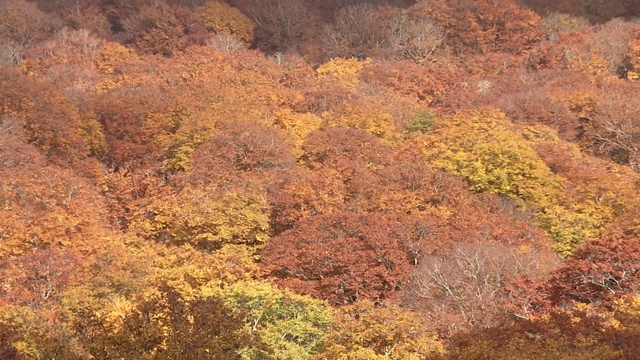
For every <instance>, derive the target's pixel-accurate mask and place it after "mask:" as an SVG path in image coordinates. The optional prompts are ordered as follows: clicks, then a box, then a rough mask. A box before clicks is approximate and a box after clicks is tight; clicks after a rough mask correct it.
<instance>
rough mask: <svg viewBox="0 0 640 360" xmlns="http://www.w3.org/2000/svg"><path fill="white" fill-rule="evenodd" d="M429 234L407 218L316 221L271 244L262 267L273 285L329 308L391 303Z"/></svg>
mask: <svg viewBox="0 0 640 360" xmlns="http://www.w3.org/2000/svg"><path fill="white" fill-rule="evenodd" d="M428 232H429V230H428V227H426V226H425V225H424V224H423V222H422V221H421V219H420V218H418V217H414V216H410V215H401V214H390V215H386V214H379V213H369V214H362V215H357V214H351V213H345V212H338V213H335V214H331V215H317V216H313V217H309V218H307V219H304V220H301V221H300V222H299V223H298V225H297V226H296V227H295V228H293V229H291V230H289V231H285V232H284V233H282V234H280V235H279V236H276V237H274V238H273V239H271V240H270V241H269V243H268V244H267V246H266V247H265V249H264V250H263V252H262V254H261V255H262V257H261V258H262V260H261V261H262V263H263V264H264V267H265V270H266V271H268V272H269V275H270V276H271V277H273V278H274V280H275V281H276V282H277V283H279V284H282V285H285V286H287V287H289V288H291V289H294V290H296V291H299V292H302V293H305V294H310V295H314V296H317V297H320V298H323V299H327V300H329V301H331V302H332V303H336V304H343V303H350V302H353V301H356V300H358V299H382V298H394V297H398V295H400V291H401V290H402V289H404V288H405V287H406V286H407V284H408V282H409V274H408V271H409V270H410V269H411V268H412V267H413V266H414V265H415V264H416V263H417V262H418V261H419V258H420V256H421V253H422V251H424V247H425V246H428V244H424V239H425V237H426V236H427V234H428Z"/></svg>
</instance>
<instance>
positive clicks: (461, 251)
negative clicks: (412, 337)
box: [407, 243, 558, 334]
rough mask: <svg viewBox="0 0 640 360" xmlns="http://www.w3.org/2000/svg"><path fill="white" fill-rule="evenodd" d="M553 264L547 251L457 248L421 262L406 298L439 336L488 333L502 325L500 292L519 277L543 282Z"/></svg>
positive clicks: (484, 246) (489, 246) (477, 246)
mask: <svg viewBox="0 0 640 360" xmlns="http://www.w3.org/2000/svg"><path fill="white" fill-rule="evenodd" d="M557 264H558V258H557V256H556V255H555V254H553V252H552V250H551V249H550V248H544V247H542V248H534V247H531V246H527V245H521V246H519V247H518V246H513V245H511V246H509V245H502V244H490V243H486V244H456V245H454V246H452V249H450V250H448V251H442V252H440V253H439V254H436V255H431V256H427V257H424V258H423V259H422V260H421V263H420V265H419V267H418V268H417V269H415V270H414V272H413V277H414V279H413V282H412V287H411V288H410V289H409V290H408V291H407V292H408V293H409V294H410V295H409V296H408V298H409V299H410V300H409V301H410V302H411V304H412V305H411V306H412V308H414V309H416V311H418V312H419V313H421V314H424V316H426V317H427V318H428V319H429V320H430V323H431V324H432V325H431V326H433V327H436V328H438V329H439V330H440V331H441V332H443V333H449V334H452V333H455V332H458V331H460V330H461V329H465V328H467V329H469V328H476V329H477V328H489V327H492V326H495V325H498V324H500V323H501V322H502V321H504V319H505V316H506V312H505V310H504V308H503V306H504V304H505V302H507V301H508V300H507V299H506V297H505V295H504V293H503V289H502V288H503V286H505V285H507V284H509V283H510V282H511V281H512V280H514V279H515V278H517V277H520V276H527V277H529V278H532V279H542V278H543V277H544V276H546V275H547V274H548V272H549V271H551V270H552V269H554V268H555V267H556V265H557Z"/></svg>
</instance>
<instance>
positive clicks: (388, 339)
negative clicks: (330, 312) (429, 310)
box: [315, 300, 445, 360]
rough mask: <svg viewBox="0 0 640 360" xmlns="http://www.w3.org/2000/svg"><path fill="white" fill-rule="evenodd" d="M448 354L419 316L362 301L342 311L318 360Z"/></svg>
mask: <svg viewBox="0 0 640 360" xmlns="http://www.w3.org/2000/svg"><path fill="white" fill-rule="evenodd" d="M444 353H445V349H444V346H443V344H442V343H441V342H440V340H439V339H438V338H437V336H436V335H435V334H433V333H430V332H429V331H428V330H427V326H425V324H424V322H422V321H420V320H419V319H418V316H417V314H415V313H412V312H410V311H408V310H405V309H403V308H400V307H398V306H395V305H393V304H390V303H386V302H383V303H374V302H372V301H370V300H361V301H357V302H355V303H354V304H351V305H349V306H345V307H343V308H340V310H339V311H338V313H337V314H336V318H335V319H334V321H333V323H332V329H331V332H330V333H329V334H328V335H327V340H326V342H325V345H324V347H323V349H322V351H321V352H320V353H319V354H318V355H317V356H316V357H315V359H336V358H338V359H343V358H344V359H353V360H365V359H376V360H386V359H425V358H430V357H431V356H434V355H442V354H444Z"/></svg>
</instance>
